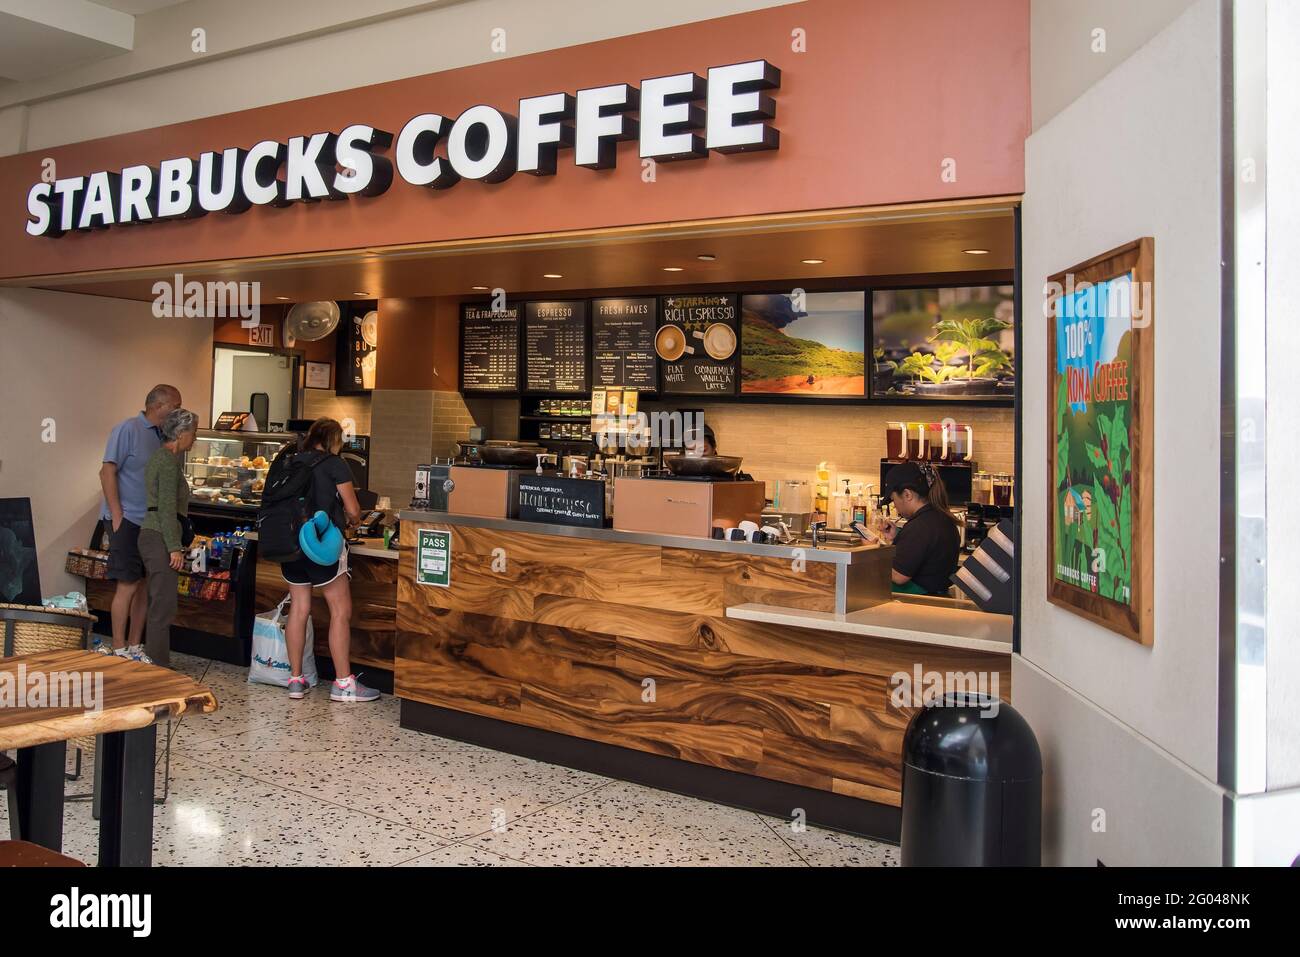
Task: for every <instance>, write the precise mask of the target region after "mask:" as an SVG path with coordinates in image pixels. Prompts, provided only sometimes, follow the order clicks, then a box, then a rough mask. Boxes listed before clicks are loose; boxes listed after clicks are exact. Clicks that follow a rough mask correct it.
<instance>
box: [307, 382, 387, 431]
mask: <svg viewBox="0 0 1300 957" xmlns="http://www.w3.org/2000/svg"><path fill="white" fill-rule="evenodd" d="M302 417H303V418H304V419H319V418H322V417H325V418H330V419H337V420H338V421H339V422H341V423H343V425H344V426H345V427H346V426H347V422H346V421H345V420H347V419H351V420H352V421H353V422H354V423H356V427H355V432H356V434H357V435H369V434H370V421H371V417H370V396H368V395H335V394H334V393H333V392H330V391H328V390H326V389H304V390H303V402H302Z"/></svg>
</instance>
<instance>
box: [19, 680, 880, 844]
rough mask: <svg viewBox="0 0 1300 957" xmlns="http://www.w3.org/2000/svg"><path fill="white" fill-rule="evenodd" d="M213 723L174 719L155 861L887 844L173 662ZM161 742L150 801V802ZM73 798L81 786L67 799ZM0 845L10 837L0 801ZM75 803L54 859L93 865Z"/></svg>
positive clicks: (324, 695)
mask: <svg viewBox="0 0 1300 957" xmlns="http://www.w3.org/2000/svg"><path fill="white" fill-rule="evenodd" d="M172 666H173V667H174V668H176V669H178V670H181V671H184V672H186V673H187V674H190V675H192V676H193V677H195V678H197V679H199V680H201V681H203V682H204V683H205V684H207V685H208V686H209V687H211V688H212V690H213V691H214V692H215V694H216V696H217V700H218V701H219V702H220V703H221V707H220V710H218V711H217V712H216V713H215V714H213V715H208V716H191V717H187V718H184V719H182V720H181V721H179V722H176V723H174V724H172V725H171V726H170V728H169V732H168V733H170V735H171V773H170V791H169V795H168V798H167V801H166V802H165V803H164V804H161V805H158V806H156V808H155V811H154V857H153V859H154V863H155V864H156V865H187V864H188V865H281V866H283V865H301V864H324V865H378V866H382V865H388V866H402V867H445V866H488V867H528V866H539V865H540V866H547V865H552V866H578V865H594V866H636V865H679V866H777V867H780V866H785V867H819V866H894V865H897V863H898V849H897V848H895V847H893V846H890V845H887V844H880V843H876V842H874V841H870V840H867V839H865V838H859V837H851V836H849V835H845V834H840V833H836V832H833V831H825V830H820V829H818V828H814V827H806V828H802V829H800V828H796V827H794V826H792V824H791V822H790V821H788V820H784V819H782V818H775V817H768V816H766V815H761V814H756V813H753V812H751V811H742V810H737V809H735V808H730V807H723V806H720V805H716V804H710V803H708V802H706V801H699V800H695V799H694V798H688V797H682V796H680V795H677V794H671V793H669V792H666V791H659V790H656V789H654V788H648V787H643V786H641V785H637V784H629V783H626V782H623V781H617V780H613V779H611V778H606V777H602V776H600V775H597V774H589V773H586V772H583V771H574V770H571V769H569V768H564V767H559V766H556V765H552V764H544V763H542V762H539V761H533V760H530V759H527V758H520V757H516V756H514V755H509V754H502V753H500V752H496V751H491V750H487V749H485V748H480V747H477V746H475V745H470V744H464V743H461V742H459V741H451V740H448V739H446V738H439V737H435V736H433V735H428V734H422V733H419V732H415V731H406V730H403V729H402V728H400V727H399V726H398V701H397V699H396V698H393V697H391V696H389V695H385V696H384V697H383V698H382V699H381V700H380V701H378V702H376V703H374V704H370V705H355V706H346V705H339V704H333V705H332V704H331V703H330V702H329V694H328V690H327V688H326V687H324V686H322V687H319V688H317V689H316V690H314V691H313V692H312V693H311V694H310V695H309V696H308V697H307V698H306V699H304V700H302V701H290V700H289V698H288V696H287V695H286V693H285V692H284V690H283V689H280V688H272V687H267V686H264V685H250V684H249V683H248V682H247V680H246V678H247V672H246V670H245V669H242V668H237V667H234V666H232V665H227V664H223V663H220V662H210V661H207V660H206V659H202V658H193V657H190V656H187V655H173V664H172ZM162 734H163V732H162V731H161V730H160V737H159V753H160V760H159V774H158V781H157V786H158V793H159V794H160V795H161V794H162V781H163V763H162V760H161V753H162V748H161V745H162ZM78 790H86V787H85V784H84V782H83V783H81V784H80V785H78V784H77V783H73V784H70V785H69V792H70V793H72V792H76V791H78ZM0 834H8V821H7V813H6V811H5V808H4V802H0ZM97 846H98V825H97V823H96V822H95V821H94V820H93V819H92V818H91V813H90V804H89V802H69V803H68V804H67V806H66V813H65V819H64V852H65V853H67V854H71V855H72V856H74V857H77V858H79V859H81V860H84V861H87V862H88V863H93V862H94V861H95V859H96V857H97Z"/></svg>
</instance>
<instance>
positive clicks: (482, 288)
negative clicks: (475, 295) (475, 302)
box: [469, 286, 488, 292]
mask: <svg viewBox="0 0 1300 957" xmlns="http://www.w3.org/2000/svg"><path fill="white" fill-rule="evenodd" d="M469 288H471V289H473V290H474V291H475V292H487V288H488V287H487V286H470V287H469Z"/></svg>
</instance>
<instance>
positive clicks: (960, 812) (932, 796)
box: [899, 693, 1043, 867]
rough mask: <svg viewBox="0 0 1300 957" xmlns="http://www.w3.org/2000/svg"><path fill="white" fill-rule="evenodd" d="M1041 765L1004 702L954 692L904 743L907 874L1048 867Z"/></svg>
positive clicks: (1030, 738)
mask: <svg viewBox="0 0 1300 957" xmlns="http://www.w3.org/2000/svg"><path fill="white" fill-rule="evenodd" d="M1042 800H1043V758H1042V755H1041V754H1040V752H1039V750H1038V739H1037V738H1035V737H1034V732H1033V731H1031V730H1030V728H1029V725H1028V723H1026V721H1025V719H1024V718H1022V717H1021V716H1020V714H1019V712H1017V711H1016V710H1015V709H1014V708H1012V707H1011V706H1010V705H1009V704H1007V703H1006V702H1004V701H1001V700H999V699H997V698H992V697H989V696H986V695H977V694H965V693H949V694H946V695H944V697H943V704H942V705H940V704H938V703H936V704H932V705H928V706H926V707H925V708H924V709H922V710H921V711H919V712H918V713H917V714H916V715H915V716H914V717H913V718H912V720H911V722H910V723H909V724H908V726H907V733H906V734H905V735H904V737H903V823H902V836H901V838H900V848H899V850H900V857H901V859H902V863H903V866H904V867H924V866H932V865H946V866H957V867H987V866H999V865H1003V866H1021V867H1025V866H1032V867H1037V866H1038V865H1040V864H1041V863H1042Z"/></svg>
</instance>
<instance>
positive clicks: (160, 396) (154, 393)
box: [144, 383, 181, 409]
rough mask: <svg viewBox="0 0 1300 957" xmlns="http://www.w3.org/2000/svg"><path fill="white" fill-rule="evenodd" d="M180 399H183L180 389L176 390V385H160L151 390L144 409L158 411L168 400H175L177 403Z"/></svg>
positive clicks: (145, 398) (145, 400)
mask: <svg viewBox="0 0 1300 957" xmlns="http://www.w3.org/2000/svg"><path fill="white" fill-rule="evenodd" d="M180 397H181V390H180V389H178V388H176V386H174V385H167V384H166V383H162V384H160V385H156V386H154V387H153V388H152V389H150V390H149V394H148V395H147V396H145V397H144V407H145V408H146V409H156V408H157V407H158V406H160V405H162V404H163V403H164V402H166V401H167V400H168V399H175V400H176V401H177V402H179V401H180Z"/></svg>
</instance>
